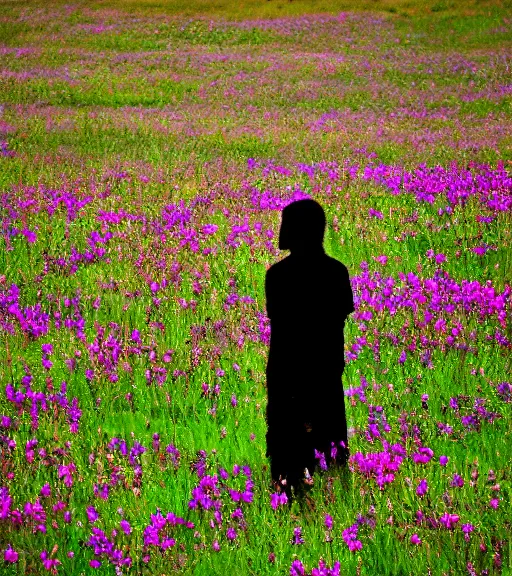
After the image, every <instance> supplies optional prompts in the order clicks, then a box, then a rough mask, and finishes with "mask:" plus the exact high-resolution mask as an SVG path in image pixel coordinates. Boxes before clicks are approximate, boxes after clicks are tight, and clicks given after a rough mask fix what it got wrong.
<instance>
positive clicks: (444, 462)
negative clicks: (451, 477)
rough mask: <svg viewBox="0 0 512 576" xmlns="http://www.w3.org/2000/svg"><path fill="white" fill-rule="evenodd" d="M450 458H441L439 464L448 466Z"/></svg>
mask: <svg viewBox="0 0 512 576" xmlns="http://www.w3.org/2000/svg"><path fill="white" fill-rule="evenodd" d="M448 460H449V458H448V456H439V464H440V465H441V466H446V465H447V464H448Z"/></svg>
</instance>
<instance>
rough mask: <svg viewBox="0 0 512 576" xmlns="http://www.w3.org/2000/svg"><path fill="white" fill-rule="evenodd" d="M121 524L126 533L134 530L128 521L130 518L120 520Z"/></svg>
mask: <svg viewBox="0 0 512 576" xmlns="http://www.w3.org/2000/svg"><path fill="white" fill-rule="evenodd" d="M119 526H120V528H121V530H122V531H123V532H124V533H125V534H127V535H128V534H131V532H132V527H131V526H130V523H129V522H128V520H124V519H123V520H121V522H119Z"/></svg>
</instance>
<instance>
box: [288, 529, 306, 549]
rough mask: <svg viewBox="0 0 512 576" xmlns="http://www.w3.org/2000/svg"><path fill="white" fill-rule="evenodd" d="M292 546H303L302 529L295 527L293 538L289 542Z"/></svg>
mask: <svg viewBox="0 0 512 576" xmlns="http://www.w3.org/2000/svg"><path fill="white" fill-rule="evenodd" d="M291 543H292V544H295V545H300V544H304V538H303V537H302V528H301V527H300V526H297V527H296V528H294V529H293V538H292V541H291Z"/></svg>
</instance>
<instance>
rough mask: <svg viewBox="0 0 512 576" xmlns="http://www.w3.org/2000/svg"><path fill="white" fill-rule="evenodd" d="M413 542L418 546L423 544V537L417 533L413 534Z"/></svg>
mask: <svg viewBox="0 0 512 576" xmlns="http://www.w3.org/2000/svg"><path fill="white" fill-rule="evenodd" d="M411 544H415V545H416V546H418V545H419V544H421V538H420V537H419V536H418V535H417V534H413V535H412V536H411Z"/></svg>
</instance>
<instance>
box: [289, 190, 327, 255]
mask: <svg viewBox="0 0 512 576" xmlns="http://www.w3.org/2000/svg"><path fill="white" fill-rule="evenodd" d="M325 223H326V220H325V212H324V209H323V208H322V206H320V204H319V203H318V202H317V201H316V200H311V199H306V200H297V201H296V202H292V203H291V204H288V206H286V207H285V208H284V210H283V212H282V218H281V229H280V231H279V249H280V250H293V249H295V248H299V249H300V248H302V249H308V248H317V247H318V246H321V245H322V243H323V241H324V232H325Z"/></svg>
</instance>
